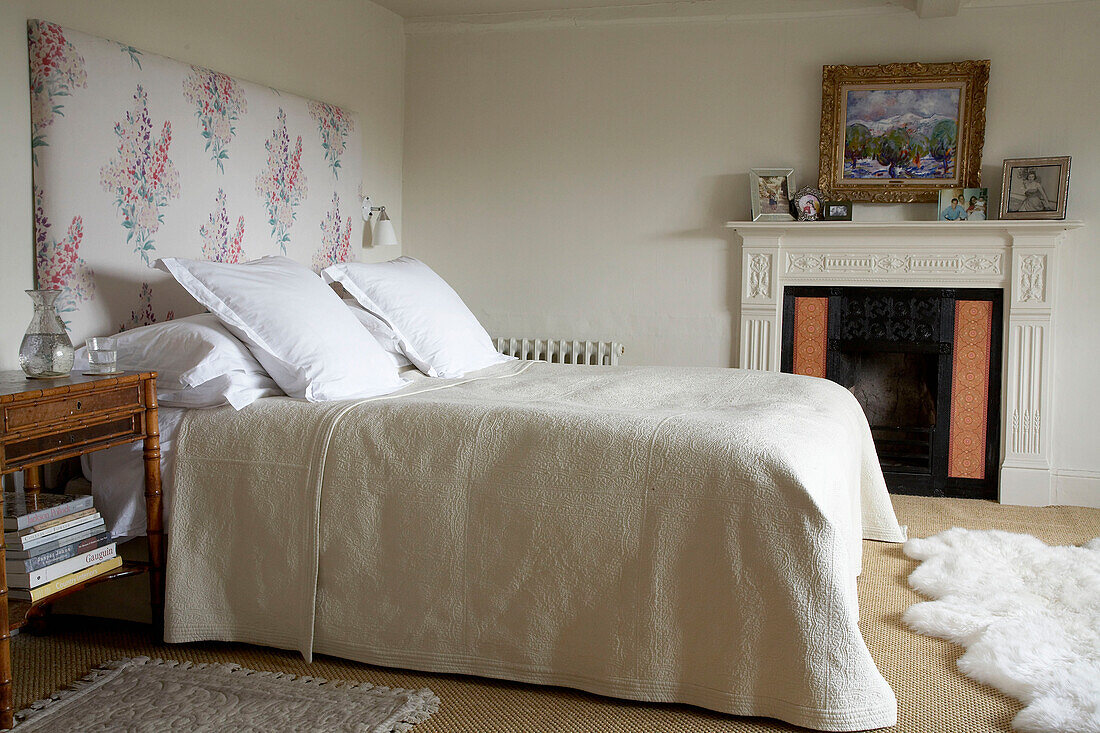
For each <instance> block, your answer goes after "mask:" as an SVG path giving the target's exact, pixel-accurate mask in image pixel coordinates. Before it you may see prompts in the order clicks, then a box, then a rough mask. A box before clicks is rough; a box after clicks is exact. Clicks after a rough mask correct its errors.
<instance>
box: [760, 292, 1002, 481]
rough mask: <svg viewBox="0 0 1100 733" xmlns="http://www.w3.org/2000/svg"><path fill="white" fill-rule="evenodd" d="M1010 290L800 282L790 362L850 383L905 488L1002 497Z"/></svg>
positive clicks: (789, 338)
mask: <svg viewBox="0 0 1100 733" xmlns="http://www.w3.org/2000/svg"><path fill="white" fill-rule="evenodd" d="M1001 298H1002V291H1001V290H988V289H981V290H978V289H965V290H964V289H930V288H854V287H853V288H829V287H789V288H786V289H785V290H784V294H783V350H782V364H781V366H782V369H783V371H785V372H793V373H796V374H805V375H809V376H817V377H824V378H826V379H830V380H832V381H834V382H837V383H838V384H841V385H843V386H845V387H847V388H848V389H849V390H851V391H852V393H853V394H854V395H855V397H856V399H857V400H858V401H859V403H860V404H861V405H862V406H863V409H864V412H865V413H866V415H867V420H868V422H869V423H870V425H871V435H872V437H873V438H874V441H875V448H876V450H877V451H878V454H879V462H880V463H881V464H882V469H883V474H884V475H885V477H886V483H887V485H888V486H889V488H890V490H891V491H893V492H895V493H908V494H925V495H937V496H961V497H971V498H996V495H997V466H998V458H999V455H1000V450H999V436H1000V430H999V415H1000V382H1001V380H1000V364H1001V357H1000V354H1001V330H1002V329H1001V313H1002V303H1001Z"/></svg>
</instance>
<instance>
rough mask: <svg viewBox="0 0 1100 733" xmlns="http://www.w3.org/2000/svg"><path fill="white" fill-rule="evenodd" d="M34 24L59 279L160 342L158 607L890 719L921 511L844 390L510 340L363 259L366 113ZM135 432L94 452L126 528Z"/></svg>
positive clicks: (826, 717)
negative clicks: (162, 565)
mask: <svg viewBox="0 0 1100 733" xmlns="http://www.w3.org/2000/svg"><path fill="white" fill-rule="evenodd" d="M29 33H30V42H29V49H30V53H31V82H32V88H31V95H32V105H31V107H32V127H33V130H34V135H35V141H34V143H33V144H32V145H33V149H34V154H35V157H34V176H35V196H36V212H35V214H36V215H35V234H36V243H35V246H36V257H37V263H38V267H37V280H38V285H39V287H54V288H57V289H60V290H61V291H62V293H61V297H60V298H59V302H60V303H61V304H62V305H61V315H62V317H63V318H64V319H65V321H66V323H67V324H68V326H69V330H70V333H71V334H72V335H73V337H74V340H75V341H77V342H78V343H79V342H80V341H81V340H82V339H83V338H84V337H86V336H95V335H109V334H113V333H116V332H119V331H122V333H121V335H119V337H118V338H119V357H118V358H119V365H120V366H121V367H122V368H127V369H135V368H140V369H141V370H143V371H144V370H156V371H157V372H158V375H159V376H158V382H157V385H158V398H159V399H160V401H161V403H162V405H163V406H164V407H163V412H162V425H161V428H162V438H161V441H162V446H163V453H164V461H165V465H164V471H163V473H164V475H165V477H166V481H165V493H166V496H165V500H166V505H167V506H166V508H167V510H168V512H167V527H166V529H167V533H168V569H167V584H168V588H167V599H166V600H167V603H166V619H165V629H164V632H165V638H166V639H167V640H168V641H171V642H184V641H194V640H202V639H224V640H232V641H242V642H249V643H255V644H264V645H270V646H276V647H282V648H287V649H296V650H298V651H300V652H301V653H302V654H303V655H305V657H306V658H307V659H308V658H311V657H312V655H313V654H318V653H323V654H333V655H338V656H341V657H346V658H350V659H355V660H360V661H364V662H370V663H375V664H381V665H391V666H399V667H407V668H412V669H419V670H427V671H433V672H457V673H468V674H474V675H482V676H487V677H499V678H506V679H512V680H519V681H526V682H534V683H543V684H554V685H565V686H569V687H575V688H579V689H583V690H588V691H591V692H595V693H600V694H606V695H611V696H616V697H623V698H630V699H636V700H647V701H653V702H683V703H690V704H695V705H700V706H703V707H707V708H711V709H714V710H719V711H724V712H727V713H734V714H741V715H765V716H772V717H776V718H780V719H783V720H786V721H789V722H792V723H795V724H799V725H804V726H808V727H812V728H818V729H822V730H861V729H866V728H876V727H882V726H889V725H893V724H894V722H895V719H896V702H895V699H894V695H893V692H892V691H891V690H890V688H889V686H888V685H887V684H886V682H885V681H884V680H883V678H882V676H881V675H880V674H879V672H878V670H877V669H876V668H875V665H874V662H873V660H872V659H871V657H870V655H869V653H868V651H867V647H866V645H865V644H864V642H863V639H862V637H861V636H860V633H859V628H858V620H859V614H858V607H857V603H856V577H857V575H858V573H859V568H860V557H861V547H862V541H863V540H864V539H873V540H882V541H894V542H896V541H900V540H902V539H903V538H904V531H903V530H902V528H901V527H899V526H898V524H897V521H896V519H895V517H894V514H893V511H892V508H891V505H890V502H889V498H888V496H887V494H886V488H885V484H884V482H883V479H882V474H881V471H880V469H879V465H878V460H877V458H876V456H875V452H874V446H873V444H872V442H871V437H870V431H869V429H868V427H867V421H866V419H865V418H864V416H863V413H862V411H861V409H860V407H859V405H858V403H857V402H856V401H855V399H854V398H853V397H852V395H851V394H849V393H848V392H847V391H846V390H844V389H842V388H841V387H839V386H837V385H835V384H832V383H829V382H826V381H824V380H820V379H812V378H807V377H798V376H790V375H776V374H765V373H757V372H750V371H741V370H734V369H702V368H700V369H685V368H679V369H670V368H660V367H590V368H584V367H572V366H562V365H549V364H544V363H532V362H521V361H516V360H512V359H507V358H505V357H502V356H501V355H499V354H497V353H496V351H495V350H494V349H493V347H492V343H491V341H490V340H489V337H488V334H487V333H486V332H485V329H484V328H483V327H482V326H481V324H480V323H479V322H478V320H477V319H476V318H475V317H474V315H473V314H472V312H471V311H470V310H469V309H468V308H467V307H466V305H465V304H464V303H463V302H462V299H461V298H460V297H459V296H458V294H457V293H455V292H454V291H453V290H452V289H451V288H450V287H449V286H448V285H447V284H446V283H445V282H444V281H443V279H442V278H440V277H439V276H438V275H437V274H435V273H434V272H433V271H432V270H431V269H430V268H429V267H428V266H427V265H426V264H424V263H421V262H419V261H417V260H415V259H412V258H408V257H400V258H397V259H396V260H392V261H389V262H385V263H377V264H366V263H356V262H354V261H353V260H354V259H355V256H354V255H355V253H356V250H355V249H353V247H352V244H353V243H357V242H359V241H361V240H362V239H363V238H364V236H365V235H364V231H363V224H362V222H361V221H358V220H357V219H356V220H354V221H353V219H354V217H350V216H346V211H347V209H348V207H349V201H355V200H356V196H357V194H356V192H355V188H356V186H357V184H358V183H359V182H360V181H362V180H363V175H362V171H361V156H360V153H359V151H360V149H361V143H360V140H359V138H358V135H357V134H356V132H355V131H356V125H355V123H354V117H353V116H351V115H349V114H347V113H346V112H345V111H344V110H341V109H340V108H339V107H336V106H334V105H331V104H326V103H323V102H317V101H310V100H304V99H301V98H297V97H294V96H293V95H290V94H287V93H280V92H277V91H275V90H273V89H270V88H266V87H261V86H259V85H255V84H249V83H248V82H243V81H240V80H237V79H233V78H232V77H228V76H226V75H224V74H219V73H217V72H213V71H211V70H209V69H204V68H202V67H197V66H189V65H183V64H178V63H176V62H173V61H171V60H169V59H163V58H160V57H157V56H155V55H153V54H147V53H144V52H142V51H139V50H137V49H135V48H133V47H132V46H128V45H124V44H119V43H115V42H112V41H107V40H104V39H98V38H95V37H92V36H87V35H86V34H81V33H78V32H75V31H69V30H67V29H63V28H61V27H59V26H56V25H54V24H51V23H48V22H45V21H31V22H30V25H29ZM139 179H140V180H139ZM306 181H308V182H309V183H308V185H306ZM135 192H136V193H135ZM135 196H136V197H137V198H134V197H135ZM351 208H352V209H353V210H354V209H355V208H356V207H355V206H354V204H352V206H351ZM55 224H56V225H60V226H59V227H57V226H55ZM64 227H67V229H64ZM261 255H265V256H261ZM249 258H253V259H249ZM245 260H248V261H247V262H246V261H245ZM301 263H309V266H307V265H303V264H301ZM154 265H155V268H154V267H153V266H154ZM310 266H311V267H310ZM311 268H312V269H311ZM321 276H323V277H324V279H322V277H321ZM337 286H338V287H340V288H342V289H343V290H344V291H345V293H346V294H347V295H348V296H349V301H347V302H345V301H342V300H341V298H340V297H339V296H338V295H337V294H336V290H335V289H334V288H335V287H337ZM133 296H136V297H133ZM189 314H192V315H189ZM84 358H86V357H85V356H83V355H81V354H78V368H80V367H81V366H83V364H84V363H85V362H82V361H80V360H79V359H84ZM402 369H406V370H408V369H411V370H412V371H405V372H402V371H401V370H402ZM134 459H135V455H134V454H133V452H132V451H131V452H129V453H128V452H126V449H111V450H108V451H104V452H102V453H99V454H96V455H94V456H92V457H91V458H90V459H89V462H88V466H87V468H88V470H89V473H90V478H91V480H92V484H93V491H94V493H95V494H96V504H97V507H98V508H99V509H100V511H101V513H103V514H104V516H105V518H106V519H107V520H108V521H109V522H110V524H111V529H112V531H113V532H115V533H117V534H118V535H120V536H122V535H132V534H135V533H139V532H140V529H141V527H143V526H144V508H143V506H142V501H141V492H140V490H139V482H138V480H137V478H138V477H139V476H140V472H138V471H136V470H135V469H134V466H133V465H132V464H131V463H130V462H131V461H132V460H134ZM444 704H446V703H445V701H444Z"/></svg>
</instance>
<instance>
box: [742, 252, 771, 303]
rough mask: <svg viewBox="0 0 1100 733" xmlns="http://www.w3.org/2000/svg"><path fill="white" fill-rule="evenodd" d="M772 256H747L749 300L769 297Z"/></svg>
mask: <svg viewBox="0 0 1100 733" xmlns="http://www.w3.org/2000/svg"><path fill="white" fill-rule="evenodd" d="M771 270H772V256H771V255H767V254H754V255H750V256H749V293H748V296H749V297H750V298H770V297H771Z"/></svg>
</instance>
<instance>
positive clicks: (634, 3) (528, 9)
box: [373, 0, 1072, 20]
mask: <svg viewBox="0 0 1100 733" xmlns="http://www.w3.org/2000/svg"><path fill="white" fill-rule="evenodd" d="M373 1H374V2H375V3H376V4H378V5H381V6H382V7H384V8H387V9H389V10H391V11H393V12H394V13H397V14H398V15H400V16H401V17H403V18H408V19H417V20H425V19H428V18H456V17H462V16H465V17H469V16H477V15H501V14H507V15H519V16H522V15H534V14H545V13H563V12H564V13H569V12H571V11H572V12H573V13H577V12H578V11H580V12H582V13H583V11H593V12H598V11H600V10H601V9H603V10H605V11H606V10H611V11H615V12H616V15H617V16H619V17H629V16H646V17H654V16H657V15H664V14H667V15H669V16H698V15H706V14H709V13H711V12H716V13H721V14H724V15H729V16H744V15H755V16H762V15H772V16H783V15H790V14H799V13H814V14H828V13H830V12H852V11H860V10H889V9H890V8H894V9H895V10H896V9H898V8H904V9H907V10H911V11H914V12H916V13H917V14H918V15H919V16H921V17H942V16H951V15H954V14H956V13H957V12H958V11H959V10H960V8H964V7H967V6H970V7H983V6H984V7H989V6H1012V5H1034V4H1040V3H1057V2H1067V1H1072V0H373ZM604 17H606V16H604Z"/></svg>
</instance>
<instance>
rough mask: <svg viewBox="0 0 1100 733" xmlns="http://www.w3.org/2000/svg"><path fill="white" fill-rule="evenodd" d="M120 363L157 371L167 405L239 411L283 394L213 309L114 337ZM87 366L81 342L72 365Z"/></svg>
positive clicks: (159, 396)
mask: <svg viewBox="0 0 1100 733" xmlns="http://www.w3.org/2000/svg"><path fill="white" fill-rule="evenodd" d="M114 338H115V342H116V346H117V348H118V367H119V369H123V370H126V371H134V372H144V371H155V372H157V401H158V402H159V403H160V404H162V405H165V406H169V407H217V406H219V405H224V404H226V403H227V402H228V403H229V404H231V405H233V407H235V408H237V409H238V410H239V409H241V408H242V407H245V406H246V405H249V404H252V402H254V401H255V400H257V399H259V398H260V397H270V396H272V395H280V394H282V393H283V391H282V390H281V389H279V385H277V384H275V380H274V379H272V378H271V377H270V376H269V375H268V373H267V372H265V371H264V368H263V366H261V365H260V362H258V361H256V358H255V357H254V356H252V354H251V352H249V350H248V349H247V348H246V347H245V345H244V344H242V343H241V342H240V340H239V339H237V338H236V337H234V336H233V334H231V333H229V331H227V330H226V329H225V326H223V325H222V324H221V322H220V321H218V319H217V317H216V316H214V315H213V314H211V313H202V314H200V315H197V316H188V317H187V318H178V319H176V320H174V321H165V322H164V323H154V324H152V325H150V326H142V327H141V328H135V329H131V330H129V331H123V332H122V333H120V334H118V335H117V336H115V337H114ZM73 368H75V369H76V370H78V371H87V370H88V351H87V348H85V347H83V346H81V347H80V348H79V349H77V351H76V359H75V363H74V365H73Z"/></svg>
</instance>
